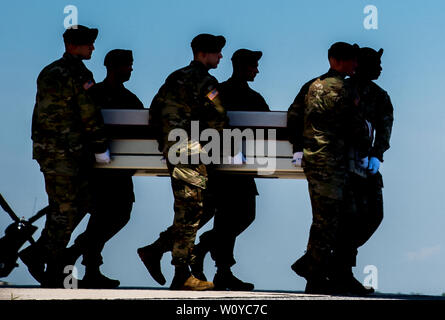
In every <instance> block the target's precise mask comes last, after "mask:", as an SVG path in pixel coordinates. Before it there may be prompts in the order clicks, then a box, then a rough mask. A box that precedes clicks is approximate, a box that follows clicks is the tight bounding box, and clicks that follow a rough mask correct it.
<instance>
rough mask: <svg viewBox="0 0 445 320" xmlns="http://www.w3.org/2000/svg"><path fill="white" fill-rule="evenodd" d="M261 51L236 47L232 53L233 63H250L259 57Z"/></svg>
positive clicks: (261, 54) (256, 60)
mask: <svg viewBox="0 0 445 320" xmlns="http://www.w3.org/2000/svg"><path fill="white" fill-rule="evenodd" d="M262 56H263V53H262V52H261V51H252V50H248V49H238V50H236V51H235V52H234V53H233V55H232V61H233V63H238V64H252V63H256V62H258V60H260V59H261V57H262Z"/></svg>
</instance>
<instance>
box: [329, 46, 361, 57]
mask: <svg viewBox="0 0 445 320" xmlns="http://www.w3.org/2000/svg"><path fill="white" fill-rule="evenodd" d="M359 49H360V47H359V46H358V45H357V44H355V43H354V44H353V45H352V44H349V43H346V42H336V43H334V44H333V45H332V46H331V47H330V48H329V50H328V57H329V58H335V59H338V60H350V59H353V58H356V57H357V56H358V54H359Z"/></svg>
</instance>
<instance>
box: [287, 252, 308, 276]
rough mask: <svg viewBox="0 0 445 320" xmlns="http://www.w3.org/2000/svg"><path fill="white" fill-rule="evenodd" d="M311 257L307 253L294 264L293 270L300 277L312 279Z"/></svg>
mask: <svg viewBox="0 0 445 320" xmlns="http://www.w3.org/2000/svg"><path fill="white" fill-rule="evenodd" d="M309 260H310V257H309V256H308V254H307V253H305V254H304V255H303V256H302V257H301V258H300V259H298V260H297V261H295V262H294V264H293V265H292V266H291V269H292V270H293V271H294V272H295V273H296V274H297V275H299V276H300V277H303V278H305V279H308V278H309V277H310V263H309Z"/></svg>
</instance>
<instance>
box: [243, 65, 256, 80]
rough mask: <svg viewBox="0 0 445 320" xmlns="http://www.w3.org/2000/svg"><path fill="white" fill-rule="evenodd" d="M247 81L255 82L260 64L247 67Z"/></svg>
mask: <svg viewBox="0 0 445 320" xmlns="http://www.w3.org/2000/svg"><path fill="white" fill-rule="evenodd" d="M245 72H246V80H247V81H253V80H254V79H255V77H256V75H257V74H258V73H259V71H258V62H256V63H252V64H248V65H246V70H245Z"/></svg>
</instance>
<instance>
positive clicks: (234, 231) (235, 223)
mask: <svg viewBox="0 0 445 320" xmlns="http://www.w3.org/2000/svg"><path fill="white" fill-rule="evenodd" d="M222 200H223V201H221V202H220V205H219V206H218V210H217V212H216V215H215V222H214V228H213V229H214V232H215V236H216V237H217V239H218V241H217V243H215V246H214V247H213V249H212V250H211V254H212V258H213V260H215V263H216V266H217V267H228V268H230V267H231V266H233V265H234V264H235V263H236V261H235V259H234V256H233V252H234V247H235V241H236V238H237V237H238V236H239V235H240V234H241V233H242V232H243V231H244V230H246V229H247V228H248V227H249V226H250V225H251V224H252V222H253V221H254V220H255V195H254V194H251V195H242V194H241V195H231V196H230V197H227V196H225V195H223V197H222ZM224 200H230V201H224Z"/></svg>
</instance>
